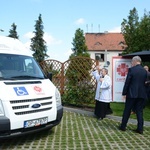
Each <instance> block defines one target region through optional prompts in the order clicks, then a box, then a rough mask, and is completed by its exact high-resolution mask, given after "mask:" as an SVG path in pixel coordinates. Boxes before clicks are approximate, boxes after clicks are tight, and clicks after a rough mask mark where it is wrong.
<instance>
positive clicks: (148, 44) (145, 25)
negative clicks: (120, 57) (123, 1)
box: [138, 11, 150, 50]
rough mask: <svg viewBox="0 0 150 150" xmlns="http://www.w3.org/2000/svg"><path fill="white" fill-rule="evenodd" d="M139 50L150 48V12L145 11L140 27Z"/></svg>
mask: <svg viewBox="0 0 150 150" xmlns="http://www.w3.org/2000/svg"><path fill="white" fill-rule="evenodd" d="M138 36H139V50H150V12H146V11H145V13H144V16H143V17H142V18H141V22H140V24H139V27H138Z"/></svg>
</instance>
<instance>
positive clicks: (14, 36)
mask: <svg viewBox="0 0 150 150" xmlns="http://www.w3.org/2000/svg"><path fill="white" fill-rule="evenodd" d="M11 27H12V29H10V30H9V35H8V37H12V38H15V39H19V36H18V35H17V31H16V29H17V25H15V23H13V24H12V25H11Z"/></svg>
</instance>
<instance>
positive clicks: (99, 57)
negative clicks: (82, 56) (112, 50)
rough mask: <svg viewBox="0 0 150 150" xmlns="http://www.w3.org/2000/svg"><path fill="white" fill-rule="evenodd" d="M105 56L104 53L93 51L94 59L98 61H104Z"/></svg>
mask: <svg viewBox="0 0 150 150" xmlns="http://www.w3.org/2000/svg"><path fill="white" fill-rule="evenodd" d="M104 57H105V55H104V54H103V53H95V59H96V60H99V61H100V62H103V61H105V60H104V59H105V58H104Z"/></svg>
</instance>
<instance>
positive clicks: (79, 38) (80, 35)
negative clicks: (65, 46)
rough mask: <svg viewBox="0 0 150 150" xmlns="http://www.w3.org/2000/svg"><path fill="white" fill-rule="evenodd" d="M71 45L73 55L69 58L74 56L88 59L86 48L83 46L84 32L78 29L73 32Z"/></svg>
mask: <svg viewBox="0 0 150 150" xmlns="http://www.w3.org/2000/svg"><path fill="white" fill-rule="evenodd" d="M72 45H73V48H72V51H73V54H71V56H70V58H72V57H75V56H85V57H90V55H89V53H88V52H87V46H86V44H85V37H84V32H83V30H81V29H80V28H78V29H77V30H76V32H75V37H74V38H73V42H72Z"/></svg>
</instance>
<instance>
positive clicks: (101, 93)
mask: <svg viewBox="0 0 150 150" xmlns="http://www.w3.org/2000/svg"><path fill="white" fill-rule="evenodd" d="M95 76H98V74H97V73H96V74H95ZM97 82H98V86H97V91H96V92H97V94H96V96H95V99H96V107H95V115H96V116H97V118H98V119H99V120H103V118H105V116H106V115H107V109H108V106H109V104H110V102H111V101H112V93H111V85H112V81H111V78H110V76H108V70H107V69H106V68H103V69H102V70H101V75H99V76H98V78H97Z"/></svg>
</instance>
